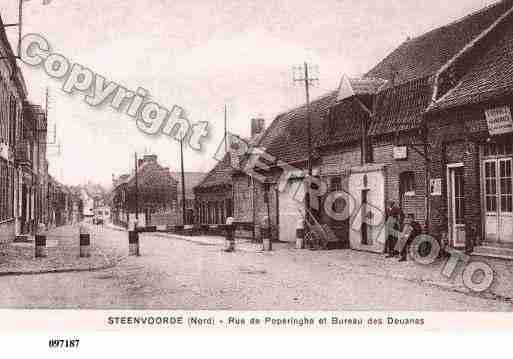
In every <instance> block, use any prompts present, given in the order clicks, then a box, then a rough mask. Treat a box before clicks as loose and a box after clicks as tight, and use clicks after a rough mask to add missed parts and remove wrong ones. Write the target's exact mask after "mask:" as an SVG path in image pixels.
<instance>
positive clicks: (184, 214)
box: [180, 138, 186, 226]
mask: <svg viewBox="0 0 513 359" xmlns="http://www.w3.org/2000/svg"><path fill="white" fill-rule="evenodd" d="M180 163H181V168H182V221H183V225H184V226H185V219H186V213H185V207H186V206H185V173H184V169H183V138H182V139H181V140H180Z"/></svg>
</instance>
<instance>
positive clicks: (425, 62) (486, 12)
mask: <svg viewBox="0 0 513 359" xmlns="http://www.w3.org/2000/svg"><path fill="white" fill-rule="evenodd" d="M512 5H513V0H503V1H501V2H498V3H496V4H494V5H491V6H489V7H486V8H484V9H482V10H480V11H478V12H475V13H473V14H470V15H468V16H466V17H464V18H462V19H460V20H458V21H455V22H453V23H451V24H448V25H446V26H442V27H440V28H437V29H435V30H432V31H430V32H428V33H426V34H424V35H421V36H419V37H416V38H413V39H411V40H407V41H405V42H404V43H403V44H401V45H400V46H399V47H398V48H397V49H396V50H395V51H393V52H392V53H391V54H390V55H389V56H387V57H386V58H385V59H384V60H383V61H381V62H380V63H379V64H378V65H377V66H375V67H374V68H373V69H372V70H370V71H369V72H368V73H367V74H366V77H378V78H383V79H387V80H392V79H393V80H394V83H395V84H396V85H397V84H402V83H405V82H408V81H411V80H414V79H418V78H422V77H426V76H430V75H433V74H434V73H436V72H437V71H438V70H439V69H440V68H441V67H442V66H443V65H444V64H446V63H447V62H448V61H449V60H451V59H452V58H453V57H454V56H455V55H456V54H458V52H459V51H460V50H462V49H463V48H464V47H465V45H467V44H468V43H469V42H470V41H471V40H473V39H474V38H476V37H477V36H478V35H480V34H481V33H482V32H483V31H484V30H486V29H487V28H488V27H489V26H491V25H492V24H493V23H494V22H495V21H496V20H497V19H498V18H499V17H500V16H501V15H503V14H504V13H505V12H506V11H507V10H509V9H510V8H511V6H512Z"/></svg>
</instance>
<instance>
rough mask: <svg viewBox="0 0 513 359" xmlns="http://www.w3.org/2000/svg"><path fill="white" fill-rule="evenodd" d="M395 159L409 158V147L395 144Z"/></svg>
mask: <svg viewBox="0 0 513 359" xmlns="http://www.w3.org/2000/svg"><path fill="white" fill-rule="evenodd" d="M393 156H394V160H405V159H407V158H408V147H406V146H394V149H393Z"/></svg>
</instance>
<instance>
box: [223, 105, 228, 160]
mask: <svg viewBox="0 0 513 359" xmlns="http://www.w3.org/2000/svg"><path fill="white" fill-rule="evenodd" d="M227 136H228V115H227V109H226V104H225V105H224V153H225V155H226V154H228V143H227Z"/></svg>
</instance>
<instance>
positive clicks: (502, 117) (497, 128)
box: [485, 106, 513, 136]
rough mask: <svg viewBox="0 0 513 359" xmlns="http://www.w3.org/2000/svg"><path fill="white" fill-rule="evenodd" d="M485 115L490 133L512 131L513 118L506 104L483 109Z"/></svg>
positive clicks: (496, 133) (499, 133) (498, 133)
mask: <svg viewBox="0 0 513 359" xmlns="http://www.w3.org/2000/svg"><path fill="white" fill-rule="evenodd" d="M485 117H486V123H487V125H488V131H489V132H490V135H492V136H494V135H502V134H504V133H510V132H513V120H512V118H511V110H510V108H509V107H508V106H504V107H496V108H492V109H488V110H485Z"/></svg>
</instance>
